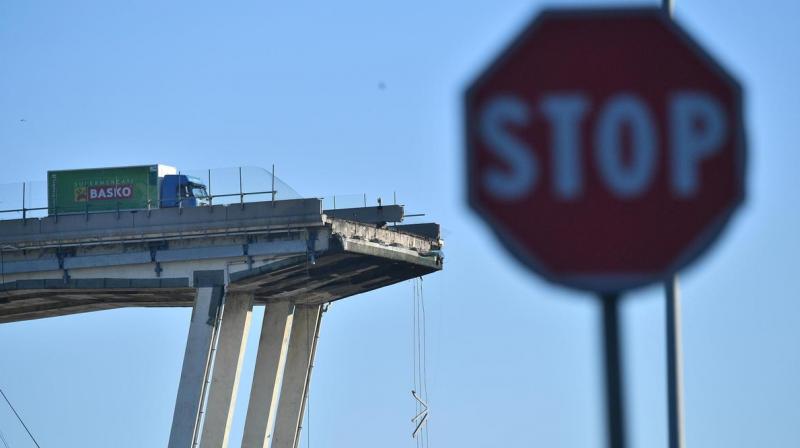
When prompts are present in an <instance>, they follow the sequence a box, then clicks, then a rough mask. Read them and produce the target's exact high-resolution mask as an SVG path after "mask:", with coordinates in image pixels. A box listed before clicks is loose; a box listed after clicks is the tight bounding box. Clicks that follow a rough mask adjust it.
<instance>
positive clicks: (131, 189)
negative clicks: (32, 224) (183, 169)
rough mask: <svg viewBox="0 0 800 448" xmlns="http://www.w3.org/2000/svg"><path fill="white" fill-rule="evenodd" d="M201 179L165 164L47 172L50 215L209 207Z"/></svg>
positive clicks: (48, 209) (208, 200)
mask: <svg viewBox="0 0 800 448" xmlns="http://www.w3.org/2000/svg"><path fill="white" fill-rule="evenodd" d="M209 203H210V198H209V196H208V193H207V191H206V186H205V184H204V183H203V181H202V180H200V179H198V178H196V177H193V176H188V175H186V174H180V173H178V170H177V169H176V168H174V167H171V166H167V165H161V164H157V165H137V166H122V167H112V168H89V169H77V170H59V171H48V172H47V211H48V214H49V215H58V214H69V213H91V212H101V211H112V210H115V211H121V210H141V209H153V208H168V207H198V206H203V205H209Z"/></svg>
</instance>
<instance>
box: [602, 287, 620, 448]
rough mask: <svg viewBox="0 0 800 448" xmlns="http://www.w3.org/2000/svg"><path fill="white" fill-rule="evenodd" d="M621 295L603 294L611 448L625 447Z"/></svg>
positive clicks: (607, 412) (608, 422)
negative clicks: (620, 316) (620, 315)
mask: <svg viewBox="0 0 800 448" xmlns="http://www.w3.org/2000/svg"><path fill="white" fill-rule="evenodd" d="M620 297H621V296H620V295H619V294H617V293H613V294H602V295H600V301H601V302H602V305H603V343H604V346H605V380H606V420H607V424H608V428H607V429H608V448H625V446H626V443H625V393H624V390H623V382H622V355H621V352H622V350H621V344H620V319H619V311H620V310H619V308H620V306H619V305H620Z"/></svg>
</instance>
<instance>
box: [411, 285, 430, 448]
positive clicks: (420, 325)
mask: <svg viewBox="0 0 800 448" xmlns="http://www.w3.org/2000/svg"><path fill="white" fill-rule="evenodd" d="M412 291H413V293H412V306H411V309H412V324H411V327H412V355H413V356H412V366H413V371H412V376H413V385H414V388H413V389H412V390H411V396H412V397H413V398H414V409H415V415H414V417H413V418H412V419H411V422H412V423H413V424H414V430H413V432H412V433H411V437H412V438H413V439H414V441H415V443H416V446H417V448H428V446H429V439H428V415H429V413H428V380H427V376H428V374H427V340H426V339H427V337H426V325H425V321H426V316H425V301H424V296H423V293H422V279H421V278H417V279H414V280H412ZM423 427H424V428H423Z"/></svg>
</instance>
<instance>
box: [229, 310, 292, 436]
mask: <svg viewBox="0 0 800 448" xmlns="http://www.w3.org/2000/svg"><path fill="white" fill-rule="evenodd" d="M293 310H294V305H292V304H291V303H290V302H277V303H268V304H267V305H266V306H265V307H264V322H263V324H262V327H261V336H260V338H259V341H258V353H257V355H256V367H255V373H254V374H253V386H252V388H251V389H250V401H249V404H248V407H247V417H246V419H245V423H244V436H243V437H242V448H267V447H269V440H270V435H271V433H272V426H273V424H274V422H275V408H276V406H277V403H278V395H279V393H280V387H281V379H282V378H283V371H284V366H285V364H286V353H287V352H288V347H289V335H290V330H291V328H292V322H293V320H294V319H293V317H294V315H293Z"/></svg>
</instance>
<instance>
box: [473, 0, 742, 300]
mask: <svg viewBox="0 0 800 448" xmlns="http://www.w3.org/2000/svg"><path fill="white" fill-rule="evenodd" d="M465 118H466V123H465V125H466V144H467V179H468V180H467V183H468V199H469V204H470V206H471V207H472V208H473V209H474V210H475V211H476V212H477V213H478V214H479V215H480V216H481V217H483V219H485V220H486V221H487V222H488V223H489V225H490V226H491V227H492V229H493V230H494V232H495V234H496V235H497V237H498V238H499V240H500V241H501V242H502V243H503V245H504V246H505V247H506V248H507V249H508V250H509V251H510V252H511V253H513V254H514V255H515V256H516V257H517V258H518V259H519V260H520V261H522V262H523V263H525V264H526V265H527V266H529V267H530V268H532V269H533V270H534V271H536V272H537V273H539V274H541V275H543V276H544V277H546V278H547V279H549V280H551V281H554V282H557V283H561V284H564V285H568V286H572V287H576V288H580V289H587V290H591V291H597V292H618V291H622V290H625V289H629V288H632V287H636V286H641V285H644V284H647V283H651V282H655V281H660V280H664V279H666V278H667V277H669V276H670V275H672V274H674V273H675V272H676V271H678V270H679V269H681V268H682V267H684V266H685V265H687V264H688V263H690V262H691V261H692V260H694V259H695V258H696V257H697V256H698V255H700V254H701V253H702V252H703V251H704V250H705V249H706V248H708V247H709V246H710V245H711V243H712V242H713V241H714V240H715V239H716V238H717V237H718V236H719V234H720V232H721V231H722V230H723V228H724V227H725V225H726V223H727V222H728V220H729V218H730V216H731V214H732V212H733V211H734V210H735V208H736V207H737V206H738V205H739V204H740V203H741V202H742V200H743V198H744V170H745V139H744V128H743V123H742V105H741V88H740V87H739V85H738V84H737V82H736V81H735V80H734V79H733V78H732V77H731V76H730V75H729V74H727V73H726V71H725V70H724V69H723V68H722V67H720V66H719V65H718V64H717V63H716V62H715V61H714V60H712V59H711V58H710V57H709V56H708V55H707V54H706V53H705V52H704V51H703V50H702V49H701V48H700V47H699V46H698V44H697V43H696V42H694V41H693V40H692V39H691V38H690V37H689V36H688V35H687V34H686V33H685V32H684V31H682V30H681V29H680V28H679V27H678V26H677V25H676V24H674V23H673V22H672V21H671V20H670V19H669V17H667V16H666V15H665V13H664V12H662V11H661V10H660V9H607V10H575V9H569V10H548V11H545V12H544V13H542V14H540V15H539V16H538V17H537V18H536V19H535V20H534V21H533V22H532V23H531V24H530V25H529V26H528V27H527V28H526V30H525V31H524V32H523V33H522V34H521V35H520V36H519V37H518V38H517V39H516V40H515V41H514V42H513V43H512V44H511V45H510V46H509V47H508V48H507V49H506V50H505V51H504V52H503V53H502V54H501V55H500V56H499V57H498V58H497V59H496V60H495V61H494V62H493V63H492V64H491V65H490V66H489V67H488V69H486V70H485V71H484V72H483V74H482V75H481V76H480V77H478V79H477V80H475V81H474V82H473V83H472V84H471V85H470V87H469V88H468V90H467V93H466V117H465Z"/></svg>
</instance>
